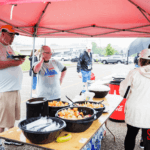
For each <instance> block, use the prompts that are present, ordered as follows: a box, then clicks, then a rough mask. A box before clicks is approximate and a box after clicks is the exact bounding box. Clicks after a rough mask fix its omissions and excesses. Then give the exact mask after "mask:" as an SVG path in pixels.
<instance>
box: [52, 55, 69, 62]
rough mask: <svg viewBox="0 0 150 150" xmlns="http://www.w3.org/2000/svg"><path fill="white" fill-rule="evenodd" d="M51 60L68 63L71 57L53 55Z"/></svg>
mask: <svg viewBox="0 0 150 150" xmlns="http://www.w3.org/2000/svg"><path fill="white" fill-rule="evenodd" d="M52 58H54V59H56V60H59V61H70V60H71V56H69V55H55V56H53V57H52Z"/></svg>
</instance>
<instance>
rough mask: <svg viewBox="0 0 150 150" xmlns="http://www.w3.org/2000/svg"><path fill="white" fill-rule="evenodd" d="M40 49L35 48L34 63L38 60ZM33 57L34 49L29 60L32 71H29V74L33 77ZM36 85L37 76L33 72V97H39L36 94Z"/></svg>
mask: <svg viewBox="0 0 150 150" xmlns="http://www.w3.org/2000/svg"><path fill="white" fill-rule="evenodd" d="M37 56H38V51H37V50H36V49H35V50H34V63H35V62H37V61H38V58H37ZM32 57H33V51H31V55H30V57H29V61H30V71H29V75H30V76H31V77H32V72H33V70H32ZM36 85H37V76H36V74H35V73H33V83H32V97H37V95H36Z"/></svg>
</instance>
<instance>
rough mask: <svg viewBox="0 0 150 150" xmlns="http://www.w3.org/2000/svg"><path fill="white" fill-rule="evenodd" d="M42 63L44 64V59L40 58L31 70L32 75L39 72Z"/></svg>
mask: <svg viewBox="0 0 150 150" xmlns="http://www.w3.org/2000/svg"><path fill="white" fill-rule="evenodd" d="M43 62H44V59H43V58H42V59H41V60H40V62H39V63H38V64H37V65H36V66H35V67H34V68H33V72H34V73H38V72H39V71H40V70H41V68H42V65H43Z"/></svg>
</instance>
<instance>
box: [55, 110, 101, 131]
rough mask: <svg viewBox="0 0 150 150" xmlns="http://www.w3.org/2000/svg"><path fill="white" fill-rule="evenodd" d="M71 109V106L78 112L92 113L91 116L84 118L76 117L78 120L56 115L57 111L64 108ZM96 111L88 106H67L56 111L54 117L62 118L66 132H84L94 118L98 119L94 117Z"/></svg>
mask: <svg viewBox="0 0 150 150" xmlns="http://www.w3.org/2000/svg"><path fill="white" fill-rule="evenodd" d="M69 108H71V109H73V108H78V110H79V112H83V114H84V115H88V114H90V115H92V116H91V117H88V118H84V119H78V120H72V119H65V118H61V117H59V116H58V113H59V112H60V111H62V110H64V109H69ZM96 114H97V112H96V111H95V110H94V109H93V108H88V107H68V108H63V109H60V110H58V111H57V113H56V115H55V116H56V117H58V118H61V119H63V120H64V121H65V122H66V124H67V126H66V127H65V128H64V129H65V130H66V131H68V132H84V131H85V130H87V129H88V128H89V127H90V126H91V124H92V123H93V121H94V120H96V119H98V118H97V117H96Z"/></svg>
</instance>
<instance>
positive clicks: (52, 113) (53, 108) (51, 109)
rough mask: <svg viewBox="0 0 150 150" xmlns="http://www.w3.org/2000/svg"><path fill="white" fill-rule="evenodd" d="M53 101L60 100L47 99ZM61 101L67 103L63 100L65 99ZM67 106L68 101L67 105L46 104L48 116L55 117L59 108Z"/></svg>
mask: <svg viewBox="0 0 150 150" xmlns="http://www.w3.org/2000/svg"><path fill="white" fill-rule="evenodd" d="M53 101H60V100H48V102H53ZM62 102H63V103H68V102H65V101H62ZM68 106H70V105H69V103H68V105H67V106H48V111H49V116H51V117H55V114H56V112H57V111H58V110H59V109H62V108H66V107H68Z"/></svg>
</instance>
